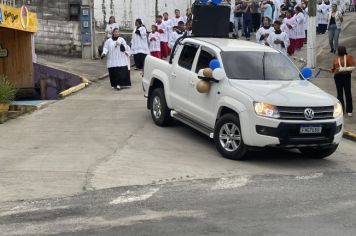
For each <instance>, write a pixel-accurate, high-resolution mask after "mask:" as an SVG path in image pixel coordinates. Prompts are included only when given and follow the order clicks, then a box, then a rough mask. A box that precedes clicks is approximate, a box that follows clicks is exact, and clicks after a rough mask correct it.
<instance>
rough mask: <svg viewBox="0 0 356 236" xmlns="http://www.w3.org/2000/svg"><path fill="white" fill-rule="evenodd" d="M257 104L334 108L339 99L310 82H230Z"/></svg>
mask: <svg viewBox="0 0 356 236" xmlns="http://www.w3.org/2000/svg"><path fill="white" fill-rule="evenodd" d="M229 81H230V84H231V85H232V87H234V88H235V89H238V90H240V91H242V92H243V93H245V94H247V95H249V96H250V97H251V98H252V99H253V100H254V101H256V102H265V103H270V104H272V105H276V106H301V107H307V106H311V107H312V106H333V105H334V104H335V103H336V102H337V99H336V98H334V97H333V96H331V95H329V94H328V93H326V92H324V91H323V90H321V89H320V88H318V87H317V86H315V85H313V84H312V83H310V82H309V81H305V80H304V81H303V80H293V81H265V80H229Z"/></svg>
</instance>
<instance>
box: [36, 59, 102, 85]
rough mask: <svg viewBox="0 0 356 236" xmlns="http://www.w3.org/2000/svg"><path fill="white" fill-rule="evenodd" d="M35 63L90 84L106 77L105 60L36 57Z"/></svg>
mask: <svg viewBox="0 0 356 236" xmlns="http://www.w3.org/2000/svg"><path fill="white" fill-rule="evenodd" d="M37 62H38V63H40V64H43V65H46V66H50V67H54V68H56V69H59V70H64V71H67V72H70V73H72V74H76V75H79V76H81V77H84V78H86V79H88V80H89V81H91V82H96V81H97V80H98V79H100V78H102V77H106V76H107V73H108V71H107V68H106V60H85V59H81V58H67V57H60V56H52V55H41V54H40V55H37Z"/></svg>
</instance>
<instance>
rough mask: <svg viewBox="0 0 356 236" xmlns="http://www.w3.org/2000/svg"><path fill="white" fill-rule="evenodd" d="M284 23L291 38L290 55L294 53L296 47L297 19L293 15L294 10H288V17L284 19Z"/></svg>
mask: <svg viewBox="0 0 356 236" xmlns="http://www.w3.org/2000/svg"><path fill="white" fill-rule="evenodd" d="M283 24H285V25H286V26H287V28H286V29H285V32H286V33H287V35H288V38H289V47H288V48H287V52H288V54H289V55H293V54H294V52H295V47H296V27H297V21H296V20H295V18H294V17H292V11H291V10H289V9H288V10H287V11H286V17H285V18H284V19H283Z"/></svg>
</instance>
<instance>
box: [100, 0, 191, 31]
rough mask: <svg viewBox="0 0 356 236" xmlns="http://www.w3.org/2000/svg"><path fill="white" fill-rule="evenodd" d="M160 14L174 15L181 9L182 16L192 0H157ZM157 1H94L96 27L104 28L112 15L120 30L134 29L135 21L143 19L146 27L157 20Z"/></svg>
mask: <svg viewBox="0 0 356 236" xmlns="http://www.w3.org/2000/svg"><path fill="white" fill-rule="evenodd" d="M157 1H158V12H159V14H163V13H164V12H168V13H169V15H170V17H172V16H173V15H174V9H180V11H181V14H182V15H184V14H185V10H186V9H187V7H189V6H190V4H191V2H193V1H192V0H157ZM155 4H156V0H94V18H95V21H96V26H98V27H103V25H104V20H105V21H108V19H109V17H110V16H111V15H113V16H115V17H116V21H117V22H118V23H119V25H120V28H123V29H132V28H133V27H134V21H135V19H137V18H141V19H142V20H143V23H144V24H145V25H146V26H149V25H150V24H152V23H153V22H154V20H155Z"/></svg>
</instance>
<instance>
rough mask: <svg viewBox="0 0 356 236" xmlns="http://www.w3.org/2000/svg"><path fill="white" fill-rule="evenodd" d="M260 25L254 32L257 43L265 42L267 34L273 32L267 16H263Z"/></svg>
mask: <svg viewBox="0 0 356 236" xmlns="http://www.w3.org/2000/svg"><path fill="white" fill-rule="evenodd" d="M262 20H263V21H262V27H261V28H259V30H258V31H257V32H256V42H257V43H259V44H265V45H266V44H267V40H268V36H269V35H270V34H271V33H272V32H273V27H271V25H270V19H269V17H266V16H265V17H263V19H262Z"/></svg>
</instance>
